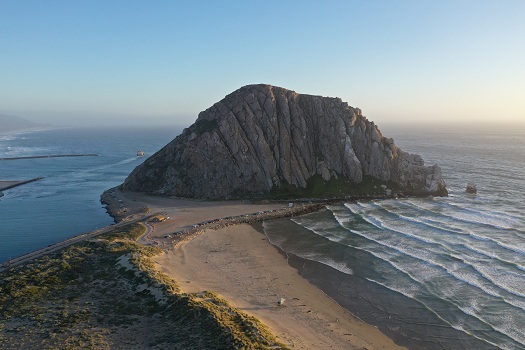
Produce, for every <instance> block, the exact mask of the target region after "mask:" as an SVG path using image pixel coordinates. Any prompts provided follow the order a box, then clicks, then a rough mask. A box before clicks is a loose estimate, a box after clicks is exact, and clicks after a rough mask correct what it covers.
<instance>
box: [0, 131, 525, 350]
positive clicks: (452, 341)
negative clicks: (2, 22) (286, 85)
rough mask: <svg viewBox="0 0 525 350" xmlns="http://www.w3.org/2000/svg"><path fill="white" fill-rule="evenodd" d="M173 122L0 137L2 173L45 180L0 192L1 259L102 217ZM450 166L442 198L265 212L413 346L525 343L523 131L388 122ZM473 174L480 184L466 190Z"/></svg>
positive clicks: (307, 257)
mask: <svg viewBox="0 0 525 350" xmlns="http://www.w3.org/2000/svg"><path fill="white" fill-rule="evenodd" d="M179 131H180V130H176V129H175V128H173V129H166V128H163V129H151V128H150V129H148V128H141V129H115V130H103V129H100V130H97V129H63V130H49V131H40V132H32V133H18V134H16V133H11V134H7V135H6V134H4V135H0V157H15V156H30V155H45V154H64V153H97V154H99V156H98V157H80V158H49V159H30V160H29V159H28V160H15V161H0V179H29V178H34V177H39V176H44V177H45V179H44V180H42V181H38V182H35V183H31V184H28V185H24V186H21V187H17V188H14V189H11V190H8V191H5V195H4V197H0V261H6V260H7V259H8V258H10V257H15V256H19V255H21V254H24V253H27V252H30V251H33V250H35V249H38V248H41V247H44V246H46V245H48V244H52V243H55V242H58V241H61V240H63V239H65V238H68V237H71V236H73V235H76V234H79V233H81V232H85V231H89V230H93V229H95V228H97V227H101V226H104V225H108V224H110V223H111V222H112V219H111V218H110V217H109V216H108V215H107V214H106V212H105V210H104V208H103V207H102V205H101V203H100V194H101V193H102V192H103V191H104V190H105V189H107V188H110V187H113V186H115V185H118V184H120V183H121V182H122V181H123V180H124V178H125V177H126V176H127V175H128V174H129V172H130V171H131V170H132V169H133V168H134V167H135V166H137V165H138V164H140V163H141V162H142V161H143V160H144V158H140V157H136V152H137V150H138V149H144V151H145V152H146V156H148V155H151V154H153V153H154V152H155V151H157V150H158V149H160V148H161V147H162V146H164V145H165V144H166V143H168V142H169V141H171V140H172V139H173V138H174V137H175V136H176V135H178V133H179ZM383 132H384V134H385V136H387V137H393V138H394V139H395V141H396V144H397V145H398V146H399V147H401V148H402V149H403V150H405V151H408V152H410V153H418V154H420V155H421V156H422V157H423V159H425V161H426V163H427V164H428V165H430V164H434V163H438V164H440V165H441V166H442V168H443V173H444V175H445V177H446V181H447V185H448V188H449V191H450V196H449V197H446V198H422V199H400V200H384V201H368V202H367V201H363V202H358V203H344V204H341V205H333V206H330V207H329V208H328V209H326V210H323V211H321V212H317V213H312V214H309V215H306V216H302V217H298V218H293V219H283V220H277V221H270V222H265V223H264V228H265V232H266V234H267V235H268V237H269V239H270V241H271V242H272V243H273V244H275V245H276V246H278V247H279V248H281V249H282V250H283V251H285V252H287V253H288V255H289V257H290V259H289V262H290V264H292V265H293V266H295V267H297V269H299V271H300V273H301V274H302V275H303V276H304V277H306V278H308V279H309V280H310V281H311V282H312V283H314V284H316V285H317V286H319V287H320V288H321V289H323V290H324V291H325V292H326V293H327V294H329V295H330V296H332V297H333V298H334V299H335V300H336V301H337V302H339V303H340V304H341V305H342V306H344V307H345V308H347V309H349V310H350V311H351V312H352V313H354V314H356V315H357V316H358V317H360V318H362V319H364V320H365V321H367V322H369V323H371V324H374V325H376V326H378V327H379V328H380V329H381V330H382V331H383V332H385V333H386V334H388V335H389V336H390V337H392V338H394V339H395V340H396V341H397V342H398V343H401V344H404V345H406V346H408V347H409V348H411V349H498V348H501V349H525V345H524V344H525V218H524V212H525V197H524V193H525V130H524V129H513V130H494V129H492V130H490V131H489V130H473V129H462V130H461V131H460V132H454V131H450V130H448V131H439V130H425V131H424V132H420V131H417V130H408V129H397V130H396V129H391V130H383ZM470 181H472V182H474V183H476V185H477V188H478V194H477V195H469V194H467V193H465V187H466V185H467V182H470Z"/></svg>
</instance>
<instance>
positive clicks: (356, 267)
mask: <svg viewBox="0 0 525 350" xmlns="http://www.w3.org/2000/svg"><path fill="white" fill-rule="evenodd" d="M386 136H389V137H394V139H395V140H396V144H397V145H398V146H399V147H401V148H402V149H403V150H407V151H409V152H411V153H416V152H417V153H419V154H421V155H422V157H423V159H425V161H426V164H433V163H439V164H440V165H441V166H442V168H443V173H444V174H445V177H446V181H447V185H448V188H449V190H450V196H449V197H445V198H430V197H429V198H419V199H400V200H394V199H392V200H383V201H368V202H365V201H362V202H357V203H345V204H343V205H333V206H330V207H328V209H327V210H325V211H323V212H319V213H313V214H310V215H306V216H302V217H299V218H293V219H291V220H281V221H275V222H268V223H265V231H266V233H267V235H268V236H269V238H270V240H271V241H272V242H273V243H274V244H276V245H277V246H279V247H280V248H281V249H283V250H284V251H286V252H289V253H292V254H294V255H295V256H297V257H299V258H302V259H303V260H302V261H303V262H302V264H303V266H308V265H307V264H308V262H316V263H320V264H322V265H323V266H325V267H330V270H332V272H333V275H331V274H330V270H326V269H325V270H322V271H324V272H322V273H323V274H326V276H332V277H331V278H332V280H337V281H338V282H337V283H338V285H337V286H335V287H334V286H332V287H333V288H332V287H330V286H331V285H332V284H334V283H333V281H330V280H328V279H327V278H325V279H324V280H323V279H322V278H321V277H319V276H316V275H315V274H313V273H310V274H311V276H310V277H311V278H312V279H313V280H315V281H317V284H318V285H319V286H320V287H322V288H323V287H326V289H327V290H326V291H327V292H328V293H329V294H331V295H333V296H335V297H336V300H337V301H338V302H340V303H341V304H342V305H346V304H345V303H346V302H349V303H350V301H349V300H346V299H349V298H359V296H355V295H353V294H348V295H346V294H345V293H347V292H348V290H349V288H351V286H352V285H354V286H357V285H360V284H358V282H356V280H357V279H361V280H362V282H359V283H363V285H364V284H367V285H368V287H366V288H367V289H366V290H367V291H369V293H371V294H373V295H376V296H377V298H373V297H369V298H368V299H370V300H369V301H370V307H369V308H368V309H367V310H361V311H359V310H354V309H353V307H354V306H352V305H350V306H349V309H350V310H352V311H353V312H356V313H358V314H359V313H361V314H359V315H360V317H363V318H365V319H366V320H367V321H368V322H370V323H378V325H379V326H380V327H381V329H383V330H384V331H385V330H386V333H388V334H389V335H390V336H393V337H394V338H395V339H396V340H398V342H400V343H403V344H405V345H408V346H410V347H411V348H413V349H420V348H427V349H441V348H445V349H458V348H466V349H497V348H502V349H523V348H525V345H524V344H525V217H524V213H525V197H524V196H523V194H524V193H525V132H524V131H523V130H512V131H511V130H501V131H492V132H488V131H471V132H467V133H461V134H460V133H457V134H455V133H450V132H439V131H433V132H427V133H418V132H414V131H406V130H405V131H397V132H395V131H394V132H391V133H389V134H388V135H386ZM469 181H473V182H475V183H476V184H477V187H478V194H477V195H471V194H467V193H466V192H465V187H466V184H467V182H469ZM320 271H321V270H320ZM305 274H308V271H305ZM345 277H348V278H353V279H351V280H347V279H346V278H345ZM315 281H314V282H315ZM345 288H346V289H345ZM363 288H365V287H363ZM367 293H368V292H367ZM385 293H386V295H387V296H386V297H385V296H384V295H385ZM388 295H390V297H389V296H388ZM394 295H395V298H397V299H396V300H399V303H398V305H392V304H391V300H392V298H393V296H394ZM400 305H405V306H404V307H401V306H400ZM371 309H380V310H381V312H382V313H383V316H381V315H378V316H377V317H375V318H371V317H369V319H367V315H369V314H370V313H371V312H370V310H371ZM378 320H379V321H378ZM415 325H419V326H421V325H423V326H421V327H418V326H415ZM447 328H448V329H449V330H448V331H446V330H445V329H447Z"/></svg>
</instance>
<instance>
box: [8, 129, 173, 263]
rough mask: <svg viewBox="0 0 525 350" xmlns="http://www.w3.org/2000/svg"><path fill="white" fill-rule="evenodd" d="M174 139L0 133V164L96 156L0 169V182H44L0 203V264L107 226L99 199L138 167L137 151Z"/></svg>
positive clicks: (157, 132) (165, 132)
mask: <svg viewBox="0 0 525 350" xmlns="http://www.w3.org/2000/svg"><path fill="white" fill-rule="evenodd" d="M177 134H178V131H177V130H174V128H163V129H161V128H140V129H139V128H121V129H57V130H47V131H39V132H31V133H8V134H1V133H0V158H3V157H24V156H38V155H50V154H90V153H95V154H98V157H73V158H43V159H20V160H7V161H0V179H3V180H26V179H31V178H36V177H44V179H43V180H41V181H37V182H33V183H30V184H27V185H23V186H20V187H16V188H13V189H10V190H7V191H5V192H4V196H3V197H0V262H3V261H6V260H8V259H9V258H13V257H16V256H19V255H22V254H25V253H28V252H31V251H33V250H35V249H39V248H42V247H45V246H47V245H49V244H52V243H56V242H59V241H62V240H64V239H66V238H69V237H71V236H74V235H77V234H79V233H82V232H86V231H91V230H94V229H96V228H98V227H102V226H105V225H109V224H110V223H112V219H111V218H110V217H109V216H108V215H107V213H106V211H105V209H104V208H103V206H102V204H101V203H100V195H101V194H102V192H103V191H104V190H106V189H108V188H110V187H113V186H116V185H118V184H120V183H122V181H123V180H124V179H125V178H126V176H127V175H128V174H129V173H130V172H131V171H132V170H133V169H134V168H135V167H136V166H137V165H138V164H140V163H141V162H142V161H143V160H144V159H145V158H141V157H137V156H136V154H137V151H138V150H139V149H141V148H142V149H144V151H145V153H146V155H151V154H153V153H154V152H156V151H157V150H159V149H160V148H161V147H162V146H164V145H165V144H167V143H168V142H169V141H171V140H172V139H173V138H174V137H175V136H176V135H177Z"/></svg>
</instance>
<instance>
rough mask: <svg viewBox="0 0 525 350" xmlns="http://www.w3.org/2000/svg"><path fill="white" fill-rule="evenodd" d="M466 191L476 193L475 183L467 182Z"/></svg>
mask: <svg viewBox="0 0 525 350" xmlns="http://www.w3.org/2000/svg"><path fill="white" fill-rule="evenodd" d="M466 191H467V193H477V192H478V189H477V188H476V184H475V183H473V182H469V183H468V184H467V189H466Z"/></svg>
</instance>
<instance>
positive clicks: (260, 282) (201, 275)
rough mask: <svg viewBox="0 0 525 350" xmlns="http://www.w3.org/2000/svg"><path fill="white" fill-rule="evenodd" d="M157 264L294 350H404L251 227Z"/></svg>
mask: <svg viewBox="0 0 525 350" xmlns="http://www.w3.org/2000/svg"><path fill="white" fill-rule="evenodd" d="M155 261H156V262H157V263H158V268H159V270H161V271H163V272H165V273H167V274H168V275H170V276H172V277H173V278H175V279H176V280H177V281H178V283H179V286H180V288H181V289H182V291H183V292H187V293H198V292H202V291H205V290H208V291H214V292H216V293H218V294H219V295H220V296H222V297H224V298H225V299H226V300H228V301H229V302H230V303H231V304H232V305H233V306H234V307H237V308H239V309H241V310H243V311H245V312H246V313H248V314H250V315H253V316H255V317H257V318H258V319H260V320H261V321H262V322H263V323H265V324H266V325H267V326H269V327H270V329H271V330H272V331H273V333H274V334H275V335H277V336H278V337H279V339H280V341H282V342H284V343H285V344H287V345H288V346H290V347H292V348H294V349H402V347H399V346H397V345H395V344H394V343H393V341H392V340H391V339H390V338H388V337H386V336H385V335H384V334H382V333H381V332H380V331H379V330H378V329H377V328H375V327H372V326H370V325H368V324H366V323H364V322H362V321H361V320H359V319H357V318H355V317H354V316H353V315H351V314H350V313H349V312H348V311H346V310H345V309H343V308H342V307H340V306H339V305H338V304H337V303H335V302H334V301H333V300H332V299H330V298H329V297H328V296H326V295H325V294H324V293H323V292H322V291H320V290H319V289H317V288H316V287H314V286H313V285H311V284H310V283H309V282H308V281H306V280H305V279H304V278H302V277H301V276H299V275H298V273H297V271H296V270H295V269H294V268H292V267H290V266H289V265H288V264H287V261H286V257H285V256H284V254H282V253H281V252H280V251H279V250H278V249H277V248H275V247H274V246H272V245H271V244H270V243H269V242H268V241H267V239H266V237H265V235H264V234H263V233H261V232H259V231H258V230H256V229H255V228H254V227H253V226H251V225H246V224H242V225H236V226H230V227H227V228H223V229H219V230H206V231H205V232H204V233H203V234H201V235H199V236H197V237H196V238H194V239H192V240H191V241H189V242H183V243H181V244H179V245H177V247H176V248H175V249H172V250H169V251H166V252H165V253H164V254H162V255H161V256H158V257H157V258H156V259H155ZM280 298H284V299H285V302H284V304H283V305H282V306H279V305H278V303H277V301H278V300H280Z"/></svg>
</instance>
